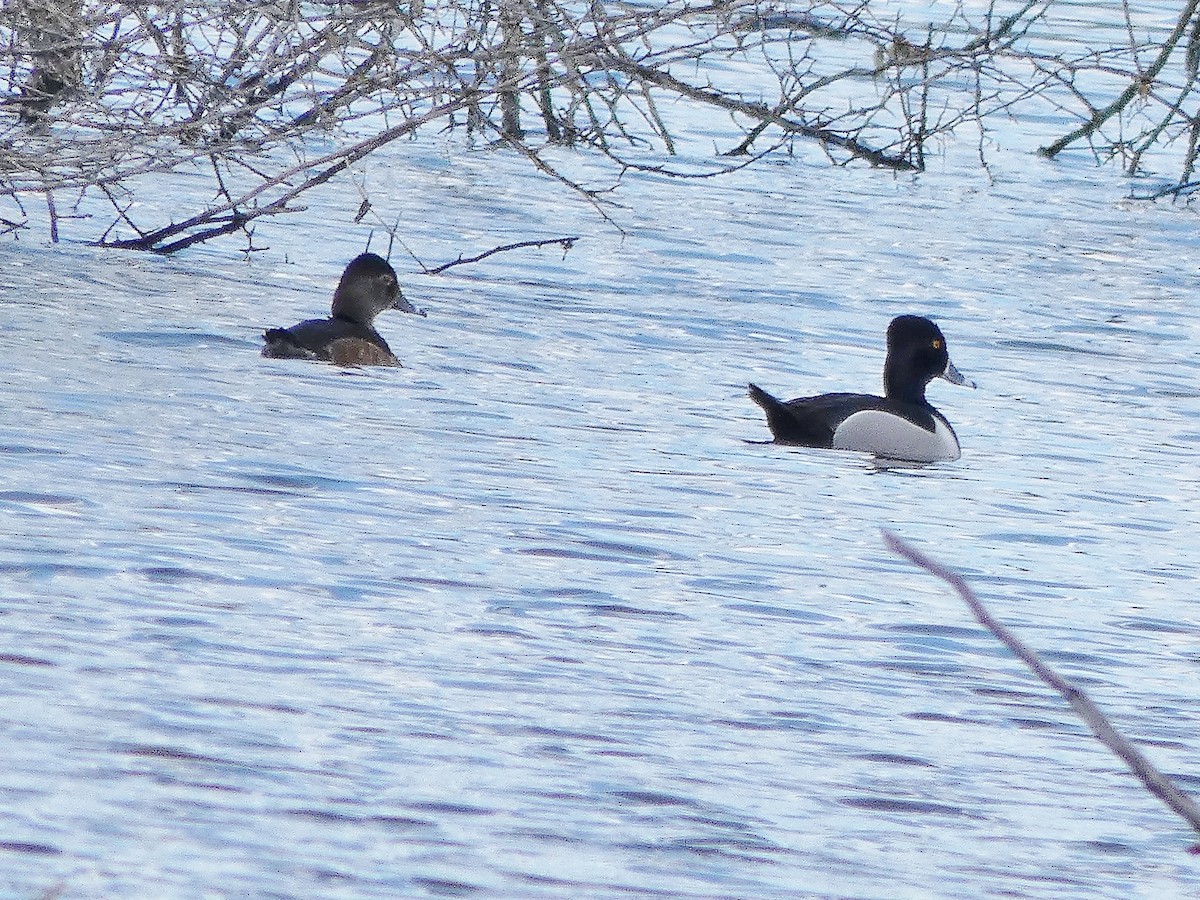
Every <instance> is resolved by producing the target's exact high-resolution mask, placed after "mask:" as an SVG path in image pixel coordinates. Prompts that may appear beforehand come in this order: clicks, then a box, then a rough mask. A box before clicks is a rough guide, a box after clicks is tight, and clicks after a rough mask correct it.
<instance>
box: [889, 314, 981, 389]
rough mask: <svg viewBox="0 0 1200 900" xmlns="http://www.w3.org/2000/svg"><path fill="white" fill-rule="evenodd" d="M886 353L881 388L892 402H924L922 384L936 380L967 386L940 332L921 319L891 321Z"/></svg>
mask: <svg viewBox="0 0 1200 900" xmlns="http://www.w3.org/2000/svg"><path fill="white" fill-rule="evenodd" d="M887 351H888V352H887V362H885V363H884V365H883V385H884V392H885V393H886V395H887V396H888V397H890V398H892V399H895V400H903V401H906V402H909V403H925V402H926V401H925V385H927V384H929V382H930V381H932V380H933V379H935V378H945V379H946V380H947V381H949V382H950V383H951V384H968V383H969V382H967V380H966V379H965V378H963V376H962V374H961V373H960V372H959V371H958V369H956V368H955V367H954V364H953V363H952V362H950V353H949V352H948V351H947V349H946V338H945V337H944V336H943V335H942V330H941V329H940V328H938V327H937V326H936V325H934V324H933V322H931V321H929V320H928V319H926V318H925V317H924V316H896V318H894V319H892V324H891V325H889V326H888V331H887ZM971 387H974V385H973V384H972V385H971Z"/></svg>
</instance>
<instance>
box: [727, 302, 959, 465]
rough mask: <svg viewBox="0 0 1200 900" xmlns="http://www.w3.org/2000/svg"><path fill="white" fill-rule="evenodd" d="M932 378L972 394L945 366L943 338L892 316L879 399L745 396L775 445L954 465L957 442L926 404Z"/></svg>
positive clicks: (922, 323)
mask: <svg viewBox="0 0 1200 900" xmlns="http://www.w3.org/2000/svg"><path fill="white" fill-rule="evenodd" d="M934 378H945V379H946V380H947V381H949V382H950V383H951V384H963V385H968V386H970V387H975V385H974V383H973V382H970V381H968V380H967V379H966V378H964V377H963V376H962V373H961V372H959V371H958V369H956V368H955V367H954V363H952V362H950V355H949V353H947V351H946V339H945V338H944V337H943V336H942V332H941V329H939V328H938V327H937V326H936V325H934V324H933V322H931V321H929V320H928V319H926V318H924V317H922V316H897V317H896V318H895V319H893V320H892V324H891V325H889V326H888V331H887V361H886V362H885V363H884V364H883V385H884V396H882V397H875V396H872V395H870V394H821V395H820V396H817V397H800V398H798V399H796V400H788V401H786V402H785V401H783V400H779V399H776V398H775V397H772V396H771V395H770V394H768V393H767V392H766V391H764V390H763V389H762V388H760V387H758V386H757V385H753V384H752V385H750V397H751V399H752V400H754V402H755V403H757V404H758V405H759V406H761V407H762V408H763V410H764V411H765V412H766V414H767V425H769V426H770V428H771V433H772V434H774V435H775V440H776V442H777V443H780V444H800V445H802V446H805V447H826V448H830V449H833V450H862V451H865V452H867V453H874V454H875V455H876V456H882V457H886V458H888V459H898V460H907V461H910V462H934V461H936V460H942V459H958V457H959V456H960V455H961V451H960V450H959V446H958V436H957V435H956V434H955V433H954V429H953V428H951V427H950V423H949V422H947V421H946V417H945V416H943V415H942V414H941V413H940V412H938V411H937V410H936V409H934V408H933V407H932V406H930V405H929V401H928V400H926V399H925V385H927V384H929V382H930V381H932V380H933V379H934Z"/></svg>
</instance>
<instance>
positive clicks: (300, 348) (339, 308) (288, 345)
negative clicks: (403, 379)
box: [262, 253, 425, 366]
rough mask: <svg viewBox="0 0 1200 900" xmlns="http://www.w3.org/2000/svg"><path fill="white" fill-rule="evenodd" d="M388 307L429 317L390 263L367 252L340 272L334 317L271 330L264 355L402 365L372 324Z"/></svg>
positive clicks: (266, 334) (265, 335)
mask: <svg viewBox="0 0 1200 900" xmlns="http://www.w3.org/2000/svg"><path fill="white" fill-rule="evenodd" d="M385 309H399V310H402V311H403V312H409V313H417V314H418V315H422V316H423V315H425V313H424V312H422V311H421V310H418V309H417V308H416V307H415V306H413V305H412V304H411V303H409V302H408V300H406V299H405V297H404V295H403V294H401V293H400V282H399V281H398V280H397V279H396V271H395V270H394V269H393V268H392V267H391V266H390V265H389V264H388V262H387V260H385V259H384V258H383V257H381V256H376V255H375V254H374V253H364V254H362V255H361V256H357V257H355V258H354V259H352V260H351V261H350V264H349V265H348V266H346V271H345V272H343V273H342V280H341V281H339V282H338V286H337V290H336V291H334V292H333V309H332V311H331V314H330V317H329V318H328V319H306V320H305V321H303V322H301V323H300V324H299V325H293V326H292V327H291V328H270V329H268V330H267V331H265V332H263V341H264V344H263V349H262V355H263V356H269V357H272V358H274V359H321V360H326V361H328V362H332V363H336V364H337V365H339V366H398V365H400V361H399V360H398V359H396V356H395V354H393V353H392V349H391V348H390V347H389V346H388V345H387V341H385V340H384V339H383V337H382V335H380V334H379V332H378V331H376V330H375V328H374V325H373V324H372V323H373V322H374V321H375V317H376V316H377V315H379V313H381V312H383V311H384V310H385Z"/></svg>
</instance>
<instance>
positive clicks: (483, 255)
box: [425, 236, 579, 275]
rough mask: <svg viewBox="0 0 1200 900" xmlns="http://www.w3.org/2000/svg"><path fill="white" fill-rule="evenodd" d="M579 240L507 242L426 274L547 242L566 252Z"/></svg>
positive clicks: (444, 264)
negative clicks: (558, 246)
mask: <svg viewBox="0 0 1200 900" xmlns="http://www.w3.org/2000/svg"><path fill="white" fill-rule="evenodd" d="M577 240H579V237H578V236H575V237H559V238H546V239H545V240H542V241H518V242H517V243H515V244H505V245H504V246H503V247H493V248H492V249H491V250H488V251H487V252H486V253H480V254H479V255H478V256H469V257H463V256H459V257H458V259H456V260H453V261H452V262H448V263H443V264H442V265H440V266H438V267H437V268H434V269H426V270H425V274H426V275H441V274H442V273H443V272H445V271H446V270H447V269H449V268H451V267H453V266H464V265H466V264H467V263H477V262H479V261H480V260H481V259H487V258H488V257H489V256H492V255H494V254H496V253H506V252H508V251H509V250H519V249H521V248H522V247H545V246H546V245H547V244H558V245H560V246H561V247H562V248H563V253H564V254H566V252H567V251H568V250H570V249H571V248H572V247H574V246H575V242H576V241H577Z"/></svg>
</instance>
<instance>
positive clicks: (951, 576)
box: [883, 529, 1200, 834]
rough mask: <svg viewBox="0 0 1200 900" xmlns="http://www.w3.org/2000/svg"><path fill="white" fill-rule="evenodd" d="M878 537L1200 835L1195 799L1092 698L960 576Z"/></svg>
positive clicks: (893, 539)
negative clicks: (942, 588) (970, 616)
mask: <svg viewBox="0 0 1200 900" xmlns="http://www.w3.org/2000/svg"><path fill="white" fill-rule="evenodd" d="M883 540H884V543H886V544H887V546H888V549H889V550H891V551H892V552H894V553H898V554H899V555H901V556H903V557H904V558H905V559H907V560H908V561H909V562H912V563H914V564H916V565H918V566H920V567H921V568H923V569H925V570H926V571H927V572H929V573H930V574H931V575H935V576H937V577H938V578H940V579H942V580H943V581H945V582H946V583H947V584H949V585H950V586H951V587H952V588H954V590H956V591H957V592H958V595H959V596H960V597H962V599H963V602H965V603H966V604H967V606H969V607H970V609H971V612H972V613H974V614H975V618H976V620H978V622H979V624H980V625H982V626H983V627H984V628H986V629H988V631H990V632H991V633H992V634H994V635H995V636H996V638H997V640H999V641H1000V643H1002V644H1003V645H1004V646H1005V647H1007V648H1008V649H1009V651H1011V652H1012V654H1013V655H1014V656H1016V657H1017V659H1019V660H1020V661H1021V662H1023V663H1025V665H1026V666H1028V667H1029V668H1030V670H1032V672H1033V673H1034V674H1035V675H1037V677H1038V678H1040V679H1042V681H1044V682H1046V684H1048V685H1050V687H1052V688H1054V690H1056V691H1058V693H1059V694H1061V695H1062V697H1063V699H1065V700H1066V701H1067V702H1068V703H1069V704H1071V708H1072V709H1074V710H1075V712H1076V713H1078V715H1079V717H1080V718H1081V719H1083V721H1084V724H1086V725H1087V727H1088V728H1090V729H1091V730H1092V733H1093V734H1095V735H1096V737H1097V738H1099V739H1100V742H1101V743H1102V744H1104V746H1106V747H1107V748H1108V749H1109V750H1111V751H1112V752H1113V753H1115V754H1116V755H1117V756H1118V757H1120V759H1121V761H1122V762H1124V763H1125V765H1127V766H1128V767H1129V771H1131V772H1133V774H1134V775H1136V776H1137V777H1138V780H1139V781H1141V782H1142V784H1143V785H1144V786H1145V788H1146V790H1148V791H1149V792H1150V793H1151V794H1153V795H1154V796H1155V797H1158V799H1160V800H1161V801H1162V802H1163V803H1165V804H1166V805H1167V806H1168V807H1170V808H1171V809H1172V810H1173V811H1174V812H1175V813H1176V814H1177V815H1178V816H1179V817H1180V818H1182V819H1183V820H1184V821H1185V822H1187V824H1188V825H1189V826H1191V828H1192V830H1193V831H1195V832H1196V833H1197V834H1200V807H1197V806H1196V803H1195V801H1193V800H1192V798H1191V797H1189V796H1188V795H1187V794H1185V793H1184V792H1183V791H1182V790H1180V789H1179V788H1178V787H1176V785H1175V783H1174V782H1173V781H1171V779H1170V778H1168V777H1167V776H1166V775H1164V774H1163V773H1162V772H1160V771H1159V770H1158V769H1157V768H1156V767H1155V766H1154V764H1153V763H1151V762H1150V760H1148V759H1147V758H1146V757H1145V756H1143V755H1142V753H1141V751H1140V750H1138V749H1137V748H1136V747H1135V746H1133V744H1132V743H1130V741H1129V740H1128V739H1127V738H1126V737H1125V736H1124V735H1122V734H1121V733H1120V732H1118V731H1117V729H1116V728H1115V727H1114V726H1113V724H1112V722H1111V721H1109V719H1108V717H1107V716H1106V715H1104V713H1103V712H1101V711H1100V708H1099V707H1098V706H1096V704H1095V703H1093V702H1092V700H1091V698H1090V697H1088V696H1087V694H1085V693H1084V692H1083V691H1081V690H1080V689H1079V688H1077V687H1075V686H1074V685H1072V684H1071V683H1070V682H1068V681H1066V680H1065V679H1064V678H1063V677H1062V676H1061V675H1059V674H1058V673H1057V672H1055V671H1054V670H1053V669H1051V668H1050V667H1049V666H1048V665H1046V663H1045V662H1043V661H1042V659H1041V657H1039V656H1038V655H1037V653H1035V652H1034V651H1033V649H1032V648H1030V647H1029V646H1028V645H1027V644H1025V643H1024V642H1023V641H1021V639H1020V638H1018V637H1017V636H1016V635H1015V634H1013V633H1012V632H1011V631H1009V630H1008V629H1007V628H1006V627H1005V626H1004V625H1002V624H1001V623H1000V622H998V621H996V619H994V618H993V617H992V615H991V613H989V612H988V611H987V609H986V608H985V607H984V605H983V604H982V603H981V602H980V601H979V598H977V597H976V596H975V592H974V591H972V590H971V588H970V586H969V585H968V584H967V583H966V582H965V581H964V580H963V578H962V576H961V575H958V574H957V573H955V572H952V571H950V570H949V569H947V568H946V567H945V566H942V565H940V564H939V563H936V562H934V561H933V560H932V559H930V558H929V557H928V556H925V554H923V553H921V552H920V551H918V550H917V549H915V548H914V547H912V546H911V545H909V544H906V543H905V542H904V541H902V540H901V539H900V538H898V537H897V536H896V535H895V534H893V533H892V532H891V531H888V530H887V529H884V530H883Z"/></svg>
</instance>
